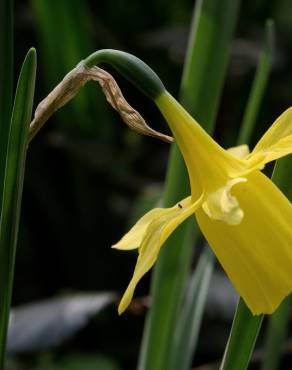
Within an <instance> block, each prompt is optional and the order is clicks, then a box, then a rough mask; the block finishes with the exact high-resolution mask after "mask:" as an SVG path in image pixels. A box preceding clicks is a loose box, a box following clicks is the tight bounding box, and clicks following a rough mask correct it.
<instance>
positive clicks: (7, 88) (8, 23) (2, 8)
mask: <svg viewBox="0 0 292 370" xmlns="http://www.w3.org/2000/svg"><path fill="white" fill-rule="evenodd" d="M0 17H1V22H0V204H1V198H2V191H3V188H2V184H3V176H4V166H5V155H6V150H7V142H8V135H9V125H10V118H11V110H12V89H13V80H12V79H13V1H12V0H1V1H0Z"/></svg>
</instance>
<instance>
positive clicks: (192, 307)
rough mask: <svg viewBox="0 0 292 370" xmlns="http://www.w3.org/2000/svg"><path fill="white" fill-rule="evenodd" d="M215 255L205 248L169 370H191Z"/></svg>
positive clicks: (194, 274)
mask: <svg viewBox="0 0 292 370" xmlns="http://www.w3.org/2000/svg"><path fill="white" fill-rule="evenodd" d="M214 257H215V256H214V254H213V253H212V251H211V249H210V248H209V247H206V248H204V250H203V252H202V254H201V255H200V258H199V261H198V264H197V267H196V269H195V271H194V273H193V276H192V279H191V283H190V286H189V291H188V293H189V294H188V297H187V299H186V302H185V304H184V310H183V311H182V313H181V316H180V319H179V325H178V328H177V332H176V334H175V351H173V353H171V354H170V357H171V361H170V363H169V365H170V368H169V369H168V370H177V369H180V370H189V369H190V368H191V364H192V358H193V354H194V351H195V348H196V345H197V340H198V336H199V331H200V328H201V321H202V315H203V311H204V307H205V303H206V298H207V294H208V287H209V283H210V279H211V276H212V272H213V267H214Z"/></svg>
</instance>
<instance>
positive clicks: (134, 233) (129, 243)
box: [112, 208, 162, 250]
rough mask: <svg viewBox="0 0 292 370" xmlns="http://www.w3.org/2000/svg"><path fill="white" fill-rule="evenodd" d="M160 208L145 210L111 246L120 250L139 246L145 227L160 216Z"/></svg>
mask: <svg viewBox="0 0 292 370" xmlns="http://www.w3.org/2000/svg"><path fill="white" fill-rule="evenodd" d="M161 209H162V208H154V209H152V210H151V211H149V212H147V213H146V214H145V215H144V216H143V217H142V218H140V220H139V221H138V222H137V223H136V224H135V225H134V226H133V227H132V228H131V230H130V231H129V232H128V233H127V234H125V235H124V236H123V237H122V239H121V240H120V241H119V242H118V243H116V244H114V245H113V246H112V248H114V249H121V250H131V249H136V248H139V247H140V246H141V243H142V240H143V238H144V236H145V233H146V230H147V227H148V226H149V224H150V223H151V222H152V221H153V220H155V219H156V218H158V217H159V216H160V214H161Z"/></svg>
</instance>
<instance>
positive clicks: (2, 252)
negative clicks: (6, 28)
mask: <svg viewBox="0 0 292 370" xmlns="http://www.w3.org/2000/svg"><path fill="white" fill-rule="evenodd" d="M35 73H36V52H35V50H34V49H31V50H30V51H29V52H28V54H27V56H26V58H25V61H24V63H23V66H22V69H21V72H20V76H19V80H18V84H17V89H16V95H15V100H14V107H13V113H12V119H11V127H10V133H9V141H8V150H7V156H6V168H5V174H4V186H3V188H4V192H3V199H2V204H1V209H0V369H1V370H3V368H4V362H5V347H6V334H7V325H8V320H9V311H10V303H11V293H12V285H13V274H14V261H15V251H16V243H17V234H18V224H19V214H20V204H21V195H22V185H23V176H24V167H25V157H26V149H27V144H28V141H27V140H28V128H29V123H30V120H31V112H32V105H33V96H34V85H35Z"/></svg>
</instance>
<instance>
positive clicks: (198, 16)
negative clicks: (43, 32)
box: [139, 0, 240, 370]
mask: <svg viewBox="0 0 292 370" xmlns="http://www.w3.org/2000/svg"><path fill="white" fill-rule="evenodd" d="M239 3H240V2H239V1H234V0H224V1H221V2H216V1H212V0H204V1H198V2H197V4H196V7H195V9H194V15H193V22H192V28H191V32H190V39H189V45H188V51H187V56H186V63H185V66H184V72H183V78H182V83H181V93H180V101H181V103H182V105H183V106H184V107H185V108H186V109H187V110H188V111H189V112H190V113H191V114H192V115H193V116H194V117H195V118H196V119H197V120H198V121H199V122H200V123H201V125H202V126H203V127H204V128H205V129H206V130H207V131H208V132H209V133H210V134H211V133H212V132H213V128H214V124H215V117H216V114H217V109H218V104H219V99H220V96H221V92H222V87H223V83H224V79H225V72H226V66H227V62H228V57H229V50H230V44H231V40H232V36H233V31H234V28H235V24H236V19H237V14H238V9H239ZM218 35H220V37H218ZM214 61H216V63H214ZM189 193H190V191H189V182H188V175H187V171H186V169H185V164H184V162H183V160H182V157H181V154H180V151H179V149H178V147H177V146H176V144H174V145H173V146H172V148H171V155H170V159H169V166H168V171H167V179H166V183H165V192H164V206H170V205H173V204H174V203H175V202H177V201H179V200H180V199H182V198H184V197H185V196H187V195H188V194H189ZM198 235H199V232H198V228H197V226H196V225H195V223H194V221H193V220H190V221H187V222H185V223H184V224H183V225H181V226H180V227H179V228H178V230H176V231H175V233H174V234H173V235H172V236H171V237H170V238H169V239H168V240H167V242H166V244H165V246H164V247H163V249H162V250H161V253H160V255H159V259H158V262H157V264H156V267H155V270H154V274H153V277H152V285H151V295H152V299H153V304H152V307H151V309H150V310H149V312H148V316H147V319H146V325H145V332H144V337H143V343H142V348H141V354H140V360H139V369H140V370H166V369H167V370H168V369H170V368H171V367H172V365H173V364H172V360H171V359H172V356H170V353H172V354H173V355H174V357H175V356H184V355H185V356H186V357H187V358H190V356H191V354H192V353H193V352H194V348H191V347H190V346H188V347H181V346H177V343H176V342H175V340H174V337H175V333H176V332H177V330H179V329H178V328H179V326H180V324H181V323H180V322H179V317H180V310H181V308H182V299H183V296H184V292H185V287H186V285H187V280H188V275H189V268H190V262H191V259H192V254H193V247H194V244H195V240H197V238H198ZM208 262H209V263H210V264H212V259H210V260H209V261H208ZM194 294H196V293H195V292H194ZM193 308H194V310H193V315H194V316H196V317H197V318H198V322H197V325H196V327H194V329H195V330H197V332H196V333H195V332H194V333H192V335H193V339H194V340H193V345H195V337H196V335H198V332H199V328H200V319H201V317H200V315H197V314H198V311H197V308H198V309H199V305H198V306H197V307H193ZM189 318H190V320H192V317H191V315H190V316H189ZM182 325H183V324H182ZM190 325H191V322H190ZM179 351H183V353H180V352H179Z"/></svg>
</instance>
